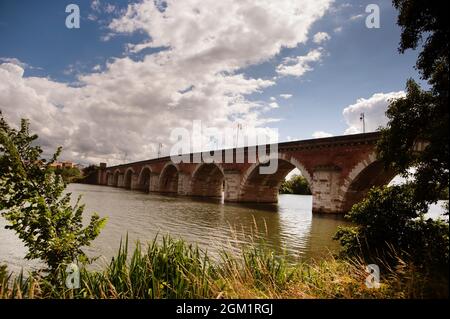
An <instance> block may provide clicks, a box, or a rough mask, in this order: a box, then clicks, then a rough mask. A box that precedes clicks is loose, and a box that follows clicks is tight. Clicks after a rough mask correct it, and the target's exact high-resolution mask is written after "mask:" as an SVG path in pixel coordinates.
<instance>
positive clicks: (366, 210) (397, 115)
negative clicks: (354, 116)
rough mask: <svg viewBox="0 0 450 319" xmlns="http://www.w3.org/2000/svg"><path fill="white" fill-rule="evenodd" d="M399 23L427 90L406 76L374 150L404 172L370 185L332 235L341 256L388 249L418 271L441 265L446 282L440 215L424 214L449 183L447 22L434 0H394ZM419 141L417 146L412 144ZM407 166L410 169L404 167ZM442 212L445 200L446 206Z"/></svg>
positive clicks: (444, 230)
mask: <svg viewBox="0 0 450 319" xmlns="http://www.w3.org/2000/svg"><path fill="white" fill-rule="evenodd" d="M393 4H394V6H395V8H397V9H398V10H399V16H398V25H399V26H400V27H401V28H402V34H401V41H400V48H399V51H400V52H401V53H403V52H405V51H406V50H408V49H416V48H418V47H421V48H422V51H421V52H420V54H419V57H418V60H417V64H416V68H417V70H418V71H419V73H420V75H421V77H422V79H423V80H426V81H428V84H429V86H430V89H429V90H427V91H425V90H423V89H421V88H420V86H419V85H418V84H417V83H416V82H414V81H413V80H411V79H410V80H408V81H407V84H406V96H405V97H403V98H399V99H396V100H393V101H391V103H390V105H389V107H388V110H387V112H386V115H387V117H388V120H389V121H388V123H387V126H386V127H385V128H383V129H381V132H382V137H381V140H380V141H379V143H378V145H377V150H378V156H379V158H380V160H382V161H383V162H384V164H385V166H386V168H390V169H393V170H394V171H395V172H397V173H398V174H401V175H403V176H405V177H411V176H410V175H413V176H412V178H411V179H410V180H411V182H409V183H408V184H407V185H403V186H394V187H384V188H378V189H373V190H372V191H370V192H369V194H368V197H367V198H366V199H365V200H364V201H363V202H361V203H359V204H357V205H355V206H353V208H352V209H351V211H350V213H349V214H348V218H349V219H350V220H351V221H353V222H354V223H355V224H356V226H355V227H352V228H341V229H340V230H339V231H338V233H337V234H336V239H339V240H340V242H341V244H342V245H343V247H344V252H345V253H347V255H356V254H362V255H363V256H365V257H367V256H372V257H373V256H377V255H379V254H383V253H384V254H386V252H389V249H387V247H391V248H392V249H395V250H397V251H399V252H400V254H401V255H402V256H403V257H404V258H408V259H411V260H412V261H413V262H414V263H415V264H417V265H419V266H420V267H422V268H426V270H430V271H432V270H434V269H441V270H442V272H443V273H444V275H445V277H446V278H447V281H448V268H447V267H448V258H449V239H448V238H449V228H448V219H447V220H445V221H444V220H431V219H426V218H425V216H424V215H425V213H426V212H427V211H428V206H429V204H431V203H435V202H437V200H439V199H442V197H443V196H447V199H448V185H449V162H448V161H449V156H450V154H449V135H448V132H449V113H448V110H449V108H448V84H449V83H448V78H449V64H448V56H449V49H448V44H449V39H448V35H449V27H448V22H447V15H446V12H447V11H446V6H445V5H446V4H445V3H444V2H441V1H422V0H394V1H393ZM420 144H423V145H424V146H425V147H424V149H423V150H421V151H418V150H417V149H416V146H417V145H420ZM411 167H413V168H414V172H413V173H411V172H410V170H409V169H410V168H411ZM446 214H447V215H448V205H447V207H446Z"/></svg>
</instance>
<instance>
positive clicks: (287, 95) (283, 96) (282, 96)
mask: <svg viewBox="0 0 450 319" xmlns="http://www.w3.org/2000/svg"><path fill="white" fill-rule="evenodd" d="M280 97H281V98H283V99H285V100H287V99H290V98H291V97H292V94H280Z"/></svg>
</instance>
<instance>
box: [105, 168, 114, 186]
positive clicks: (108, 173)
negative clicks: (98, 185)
mask: <svg viewBox="0 0 450 319" xmlns="http://www.w3.org/2000/svg"><path fill="white" fill-rule="evenodd" d="M113 182H114V174H113V172H111V171H106V173H105V184H106V185H108V186H109V185H113Z"/></svg>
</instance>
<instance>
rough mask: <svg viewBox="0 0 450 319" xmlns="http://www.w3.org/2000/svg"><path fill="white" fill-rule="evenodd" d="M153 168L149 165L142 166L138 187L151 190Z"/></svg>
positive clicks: (147, 190) (146, 190)
mask: <svg viewBox="0 0 450 319" xmlns="http://www.w3.org/2000/svg"><path fill="white" fill-rule="evenodd" d="M152 173H153V172H152V169H151V167H150V166H149V165H145V166H144V167H142V169H141V171H140V172H139V176H138V181H137V182H138V184H137V188H138V189H140V190H142V191H145V192H149V191H150V179H151V178H152V177H151V176H152Z"/></svg>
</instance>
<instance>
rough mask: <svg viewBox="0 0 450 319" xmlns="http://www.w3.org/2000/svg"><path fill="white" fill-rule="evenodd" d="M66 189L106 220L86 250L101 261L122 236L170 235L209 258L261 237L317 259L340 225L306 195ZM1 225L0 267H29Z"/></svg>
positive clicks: (20, 248)
mask: <svg viewBox="0 0 450 319" xmlns="http://www.w3.org/2000/svg"><path fill="white" fill-rule="evenodd" d="M68 191H70V192H71V193H72V194H73V196H72V198H73V199H74V200H75V199H76V197H77V196H78V195H81V194H82V195H83V199H82V202H83V203H85V204H86V209H85V212H86V213H90V212H93V211H96V212H99V214H100V215H101V216H108V223H107V225H106V227H105V228H104V229H103V231H102V232H101V234H100V236H99V237H98V238H97V239H96V240H95V241H94V243H93V246H92V247H89V248H88V249H87V251H88V254H89V255H91V256H98V255H102V256H104V257H105V258H104V260H105V261H106V260H108V259H109V258H110V257H111V256H113V255H114V254H115V253H116V251H117V249H118V247H119V244H120V240H121V238H124V237H125V236H126V234H127V233H128V237H129V242H130V243H133V242H135V241H137V240H139V241H141V242H143V243H145V242H149V241H151V240H153V238H154V237H155V236H156V235H157V234H160V235H164V234H170V235H172V236H174V237H179V238H183V239H185V240H186V241H188V242H191V243H197V244H198V245H199V246H200V247H202V248H203V249H207V250H208V252H209V253H210V254H211V255H213V256H217V253H218V251H219V250H220V249H221V248H223V247H224V246H225V247H227V248H229V249H234V250H236V251H237V250H239V249H240V247H241V246H242V245H245V244H248V243H249V242H250V241H251V240H252V239H253V240H259V239H263V240H264V241H265V242H266V243H267V244H268V245H270V247H272V248H273V249H274V250H275V252H276V253H280V254H281V253H287V254H289V256H291V257H292V258H295V259H297V258H309V257H318V256H321V255H323V254H325V253H327V252H328V251H329V250H331V251H333V250H335V249H336V248H337V243H336V242H334V241H333V240H332V239H331V238H332V236H333V234H334V232H335V231H336V228H337V226H338V225H342V224H344V223H345V221H344V220H343V218H342V217H341V216H320V215H313V214H312V213H311V211H312V197H311V196H299V195H280V197H279V203H278V204H273V205H267V204H258V205H255V204H253V205H252V204H245V205H244V204H233V203H225V204H223V203H222V202H221V200H220V199H208V200H205V199H201V198H188V197H183V196H179V197H177V196H165V195H159V194H152V193H150V194H146V193H141V192H138V191H130V190H125V189H120V188H113V187H105V186H96V185H82V184H71V185H69V187H68ZM1 222H2V223H4V221H3V220H2V221H1ZM0 227H1V230H0V243H1V244H0V256H1V258H0V263H1V262H5V263H7V264H11V265H12V266H13V267H19V266H24V265H28V262H25V261H23V256H24V253H25V250H24V249H23V246H22V245H21V243H20V241H18V240H17V238H15V234H13V232H12V231H9V230H5V229H3V224H1V223H0Z"/></svg>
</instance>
